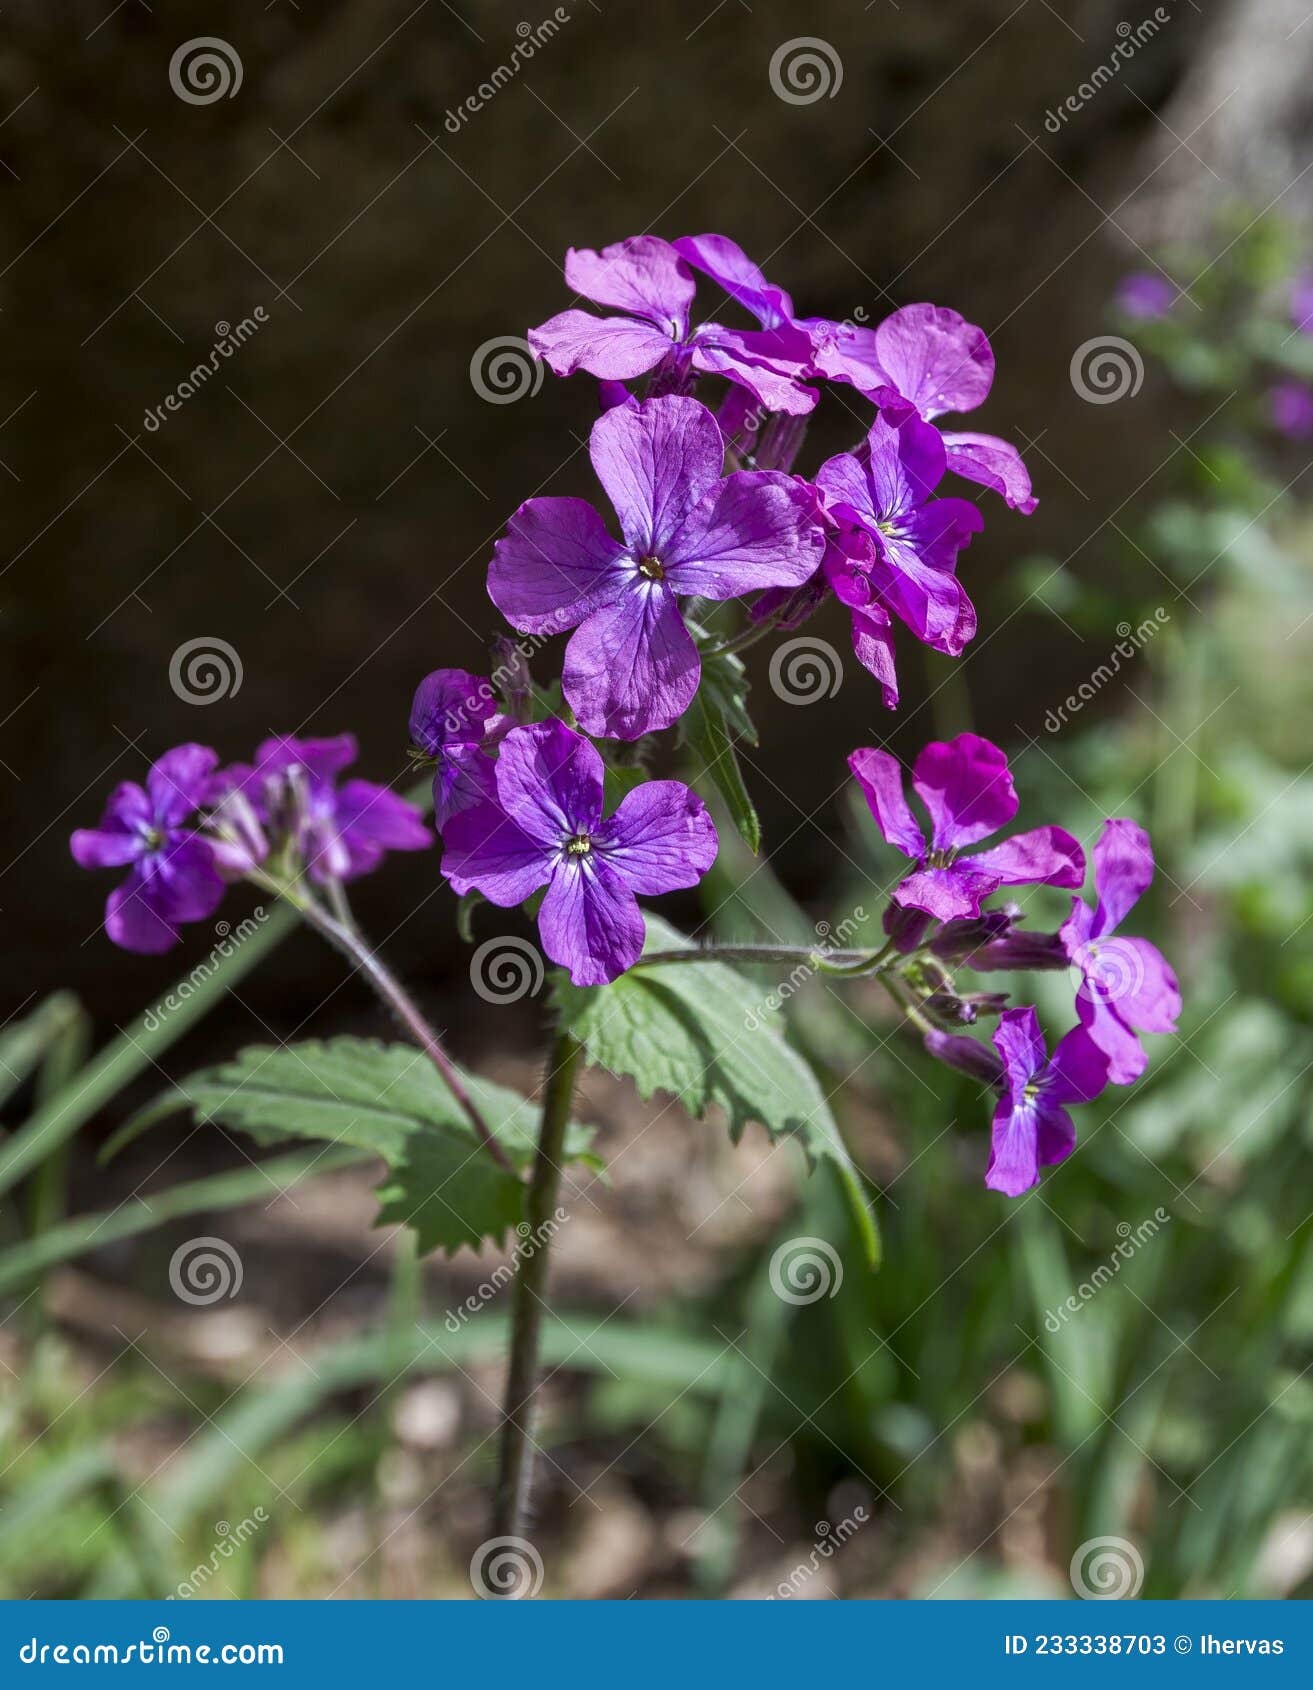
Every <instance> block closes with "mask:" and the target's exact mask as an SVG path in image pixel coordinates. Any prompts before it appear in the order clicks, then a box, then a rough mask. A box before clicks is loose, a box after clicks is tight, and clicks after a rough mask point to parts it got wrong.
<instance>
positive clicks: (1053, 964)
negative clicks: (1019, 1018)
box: [962, 928, 1070, 974]
mask: <svg viewBox="0 0 1313 1690" xmlns="http://www.w3.org/2000/svg"><path fill="white" fill-rule="evenodd" d="M962 960H963V962H964V963H965V964H966V966H967V967H968V968H974V969H975V970H976V972H977V973H978V974H989V973H994V972H997V971H998V970H1000V969H1017V970H1020V971H1022V972H1023V973H1024V972H1027V971H1029V970H1032V969H1043V968H1066V967H1067V966H1068V964H1069V961H1070V959H1069V958H1068V956H1067V953H1066V951H1065V950H1064V948H1063V944H1062V940H1061V939H1060V938H1059V936H1058V935H1057V934H1056V933H1027V932H1025V931H1023V930H1022V929H1021V928H1013V930H1012V931H1011V932H1010V933H1005V934H1004V935H1003V937H1002V938H1001V939H995V940H993V941H992V942H991V943H990V944H987V945H982V946H981V947H980V949H979V950H977V951H974V952H972V954H971V955H970V956H966V957H963V959H962Z"/></svg>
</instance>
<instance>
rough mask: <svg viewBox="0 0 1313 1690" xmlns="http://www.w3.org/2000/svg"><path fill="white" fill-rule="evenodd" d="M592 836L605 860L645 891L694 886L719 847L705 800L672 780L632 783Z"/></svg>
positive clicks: (671, 890)
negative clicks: (631, 786)
mask: <svg viewBox="0 0 1313 1690" xmlns="http://www.w3.org/2000/svg"><path fill="white" fill-rule="evenodd" d="M594 838H595V839H596V840H597V843H598V844H599V845H600V846H602V847H603V848H604V849H603V854H604V856H605V859H606V861H607V863H609V864H610V866H611V867H612V868H613V869H615V870H616V872H617V873H618V874H620V875H622V876H623V877H624V879H625V880H626V881H627V882H628V884H629V885H630V887H631V888H632V889H633V890H634V891H635V892H641V893H643V894H644V895H645V896H648V897H652V896H655V895H656V894H657V893H659V892H677V891H680V890H682V889H683V888H684V887H687V886H696V885H697V883H698V881H699V880H701V878H702V876H703V875H704V874H705V873H706V872H707V870H708V869H709V868H710V867H711V865H712V863H714V862H715V860H716V852H717V850H718V849H719V847H720V841H719V839H718V838H717V836H716V826H715V823H714V822H713V821H712V819H711V816H710V815H709V814H708V811H707V807H706V805H705V804H704V803H703V802H702V800H701V799H700V798H699V797H698V795H697V794H696V793H695V792H691V791H690V790H689V789H688V787H686V786H685V785H684V784H683V782H682V781H677V780H650V781H647V782H646V783H645V784H644V785H642V786H638V787H635V788H634V790H633V791H632V792H630V793H627V794H626V796H625V797H624V798H623V799H622V800H621V803H620V805H619V808H618V809H617V810H616V812H615V814H614V815H613V816H612V817H610V819H609V820H607V821H605V822H603V823H602V825H601V827H600V828H598V829H597V830H596V833H595V834H594Z"/></svg>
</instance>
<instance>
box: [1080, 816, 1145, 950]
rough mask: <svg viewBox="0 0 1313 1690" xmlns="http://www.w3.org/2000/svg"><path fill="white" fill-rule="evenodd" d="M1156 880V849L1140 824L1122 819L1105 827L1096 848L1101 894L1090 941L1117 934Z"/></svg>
mask: <svg viewBox="0 0 1313 1690" xmlns="http://www.w3.org/2000/svg"><path fill="white" fill-rule="evenodd" d="M1152 879H1153V846H1152V844H1151V843H1150V842H1149V835H1148V834H1147V833H1146V832H1145V831H1144V829H1143V828H1142V827H1141V826H1140V825H1139V823H1138V822H1133V821H1130V820H1128V819H1127V818H1126V817H1125V816H1119V817H1117V818H1115V819H1114V820H1112V821H1106V822H1104V824H1103V832H1102V833H1100V835H1099V838H1098V842H1097V843H1096V845H1095V847H1094V886H1095V890H1096V891H1097V892H1098V894H1099V902H1098V907H1097V909H1096V910H1095V912H1094V927H1093V931H1092V934H1091V937H1093V938H1095V939H1101V938H1102V937H1103V936H1104V934H1106V933H1112V932H1114V931H1115V930H1116V929H1117V928H1118V927H1120V926H1121V924H1122V921H1123V919H1124V918H1125V917H1126V916H1127V915H1128V914H1129V913H1130V911H1131V910H1132V909H1133V908H1134V907H1135V905H1136V904H1138V903H1139V901H1140V898H1141V896H1142V895H1143V893H1144V892H1145V891H1146V889H1147V888H1148V886H1149V883H1150V881H1151V880H1152Z"/></svg>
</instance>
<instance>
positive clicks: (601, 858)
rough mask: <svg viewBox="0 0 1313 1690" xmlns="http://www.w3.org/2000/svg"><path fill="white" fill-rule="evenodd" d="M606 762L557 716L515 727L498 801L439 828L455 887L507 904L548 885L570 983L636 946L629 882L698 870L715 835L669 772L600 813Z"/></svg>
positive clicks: (556, 949) (501, 763) (549, 948)
mask: <svg viewBox="0 0 1313 1690" xmlns="http://www.w3.org/2000/svg"><path fill="white" fill-rule="evenodd" d="M604 773H605V770H604V767H603V763H602V759H601V757H600V756H599V755H598V753H597V751H596V749H595V748H594V747H593V746H591V745H590V744H589V743H588V741H587V740H586V739H584V738H583V737H582V736H581V735H579V734H576V733H572V732H571V731H570V729H569V728H567V727H566V726H565V724H564V723H562V722H556V721H552V722H538V723H536V724H535V725H534V726H532V727H525V728H512V729H511V731H510V733H508V734H507V736H506V738H505V740H504V741H503V742H502V748H501V754H500V756H499V757H498V759H497V763H496V802H495V803H484V804H481V805H476V806H475V807H474V808H472V809H469V810H462V811H461V813H460V814H459V815H457V816H455V817H453V818H452V820H451V821H449V822H448V823H447V825H446V827H445V829H444V830H443V843H444V845H445V847H446V850H445V853H444V855H443V859H442V872H443V874H444V875H445V876H446V877H447V879H448V881H450V883H451V887H452V890H453V891H454V892H456V893H458V894H459V895H461V896H463V895H464V894H465V893H466V892H469V891H471V890H477V891H479V892H482V893H483V895H484V897H485V898H487V899H489V901H490V902H492V903H494V904H498V905H500V907H501V908H503V909H510V908H512V907H513V906H514V905H517V904H522V903H523V902H524V900H525V899H526V898H528V897H530V896H531V895H532V894H533V893H535V892H537V891H538V890H539V889H540V888H542V887H544V886H545V887H546V888H547V894H546V896H545V897H544V899H543V902H542V908H541V909H540V910H539V912H538V927H539V932H540V933H541V935H542V942H543V949H544V950H545V951H546V952H547V955H548V956H549V957H550V958H551V959H552V961H553V962H557V963H560V965H561V966H562V967H563V968H568V969H569V971H570V978H571V980H573V981H574V983H575V985H576V986H600V985H604V984H605V983H606V982H607V981H609V980H614V979H615V978H616V976H617V975H618V974H623V973H624V971H625V969H626V968H628V967H629V966H630V964H631V963H633V962H634V961H635V960H636V959H637V957H638V955H639V953H640V952H641V951H642V949H643V937H644V923H643V915H642V912H641V910H640V909H639V907H638V904H637V901H636V900H635V896H634V894H635V893H642V894H644V895H652V894H656V893H658V892H674V891H677V890H680V889H682V888H684V887H688V886H696V885H697V883H698V881H699V880H700V879H701V878H702V876H703V875H704V874H705V873H706V872H707V870H708V869H709V868H710V867H711V865H712V863H713V862H714V861H715V859H716V851H717V848H718V843H719V842H718V840H717V838H716V829H715V827H714V825H713V824H712V820H711V817H710V816H709V815H708V814H707V808H706V805H705V804H703V802H702V800H701V799H700V798H699V797H698V796H697V794H696V793H694V792H690V790H689V789H688V787H686V786H684V785H683V784H682V782H680V781H677V780H652V781H647V782H646V783H645V784H644V785H642V786H638V787H635V788H634V789H633V790H632V791H631V792H629V793H628V794H627V795H626V797H625V798H624V799H622V800H621V803H620V805H619V807H618V808H617V809H616V811H615V813H614V815H612V816H609V817H607V818H606V819H605V820H603V818H602V780H603V775H604Z"/></svg>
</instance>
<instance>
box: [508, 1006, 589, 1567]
mask: <svg viewBox="0 0 1313 1690" xmlns="http://www.w3.org/2000/svg"><path fill="white" fill-rule="evenodd" d="M583 1052H584V1047H583V1046H582V1045H581V1044H580V1043H579V1041H578V1039H576V1038H575V1037H574V1035H573V1034H571V1033H567V1032H565V1031H561V1032H558V1034H557V1035H556V1040H555V1042H554V1044H553V1045H552V1054H551V1058H550V1062H549V1065H548V1069H547V1085H546V1089H545V1091H544V1092H543V1108H542V1122H541V1125H540V1126H539V1129H538V1152H537V1155H536V1156H535V1158H534V1164H533V1174H532V1176H531V1178H530V1181H529V1194H528V1200H527V1202H526V1204H525V1219H526V1220H527V1222H528V1224H529V1232H528V1234H527V1237H528V1240H529V1243H530V1245H531V1248H529V1249H526V1250H523V1251H521V1253H520V1258H519V1261H518V1262H517V1264H516V1270H515V1297H514V1303H513V1305H512V1308H511V1355H510V1367H509V1370H508V1372H507V1375H506V1396H505V1400H504V1402H503V1404H502V1425H501V1439H500V1444H499V1450H498V1462H497V1489H496V1493H495V1494H494V1497H493V1504H492V1535H493V1537H518V1536H519V1535H520V1534H521V1531H522V1529H523V1525H524V1520H525V1514H526V1510H527V1506H528V1500H529V1485H530V1481H531V1479H532V1474H533V1444H532V1434H533V1418H534V1408H535V1402H534V1398H535V1393H536V1390H537V1384H538V1339H539V1333H540V1330H541V1327H542V1316H543V1310H544V1308H545V1307H546V1301H545V1298H544V1295H543V1294H544V1291H545V1290H546V1285H547V1252H548V1245H549V1243H550V1238H551V1234H550V1231H549V1229H548V1225H547V1223H548V1221H549V1220H550V1219H551V1217H552V1216H553V1214H554V1212H555V1209H556V1194H557V1191H558V1190H559V1188H560V1183H561V1158H562V1155H563V1152H564V1148H565V1129H566V1125H567V1123H568V1121H569V1119H570V1104H571V1101H572V1099H573V1097H574V1082H575V1075H576V1073H577V1071H578V1068H579V1061H580V1058H581V1057H582V1056H583Z"/></svg>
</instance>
